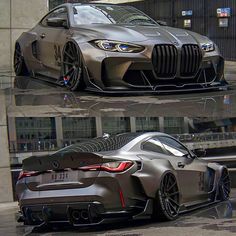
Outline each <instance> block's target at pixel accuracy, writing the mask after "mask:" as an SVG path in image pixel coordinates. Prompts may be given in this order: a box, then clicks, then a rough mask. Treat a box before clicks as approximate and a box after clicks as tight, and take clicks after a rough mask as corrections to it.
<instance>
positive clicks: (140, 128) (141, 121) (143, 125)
mask: <svg viewBox="0 0 236 236" xmlns="http://www.w3.org/2000/svg"><path fill="white" fill-rule="evenodd" d="M136 131H137V132H147V131H159V118H158V117H137V118H136Z"/></svg>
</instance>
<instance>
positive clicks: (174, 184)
mask: <svg viewBox="0 0 236 236" xmlns="http://www.w3.org/2000/svg"><path fill="white" fill-rule="evenodd" d="M175 185H176V180H175V181H174V183H173V184H172V185H171V186H170V187H169V188H168V189H167V192H168V191H170V190H171V189H172V188H173V187H174V186H175Z"/></svg>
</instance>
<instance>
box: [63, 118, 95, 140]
mask: <svg viewBox="0 0 236 236" xmlns="http://www.w3.org/2000/svg"><path fill="white" fill-rule="evenodd" d="M62 127H63V139H64V141H81V140H84V139H89V138H94V137H96V136H97V132H96V120H95V117H63V118H62Z"/></svg>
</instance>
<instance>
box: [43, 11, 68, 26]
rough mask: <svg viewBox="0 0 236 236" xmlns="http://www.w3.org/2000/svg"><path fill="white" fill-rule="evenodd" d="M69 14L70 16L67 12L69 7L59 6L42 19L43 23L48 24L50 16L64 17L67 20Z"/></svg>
mask: <svg viewBox="0 0 236 236" xmlns="http://www.w3.org/2000/svg"><path fill="white" fill-rule="evenodd" d="M67 16H68V13H67V9H66V8H65V7H62V8H58V9H56V10H55V11H53V12H51V13H50V14H49V15H47V16H46V17H44V18H43V20H42V21H41V24H42V25H44V26H48V25H47V19H49V18H62V19H65V20H66V19H67Z"/></svg>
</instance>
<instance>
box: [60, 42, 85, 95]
mask: <svg viewBox="0 0 236 236" xmlns="http://www.w3.org/2000/svg"><path fill="white" fill-rule="evenodd" d="M62 75H63V82H64V85H65V86H66V87H68V88H69V89H70V90H71V91H75V90H82V89H84V87H85V85H84V80H83V61H82V55H81V52H80V50H79V48H78V46H77V45H76V44H75V43H73V42H68V43H67V44H66V45H65V47H64V50H63V61H62Z"/></svg>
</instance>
